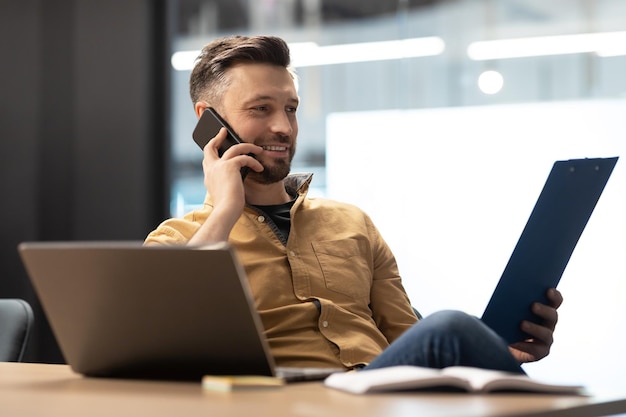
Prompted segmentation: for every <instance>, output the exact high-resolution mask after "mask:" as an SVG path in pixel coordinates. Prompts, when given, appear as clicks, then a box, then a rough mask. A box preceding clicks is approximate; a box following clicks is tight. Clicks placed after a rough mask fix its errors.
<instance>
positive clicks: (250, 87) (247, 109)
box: [219, 64, 299, 184]
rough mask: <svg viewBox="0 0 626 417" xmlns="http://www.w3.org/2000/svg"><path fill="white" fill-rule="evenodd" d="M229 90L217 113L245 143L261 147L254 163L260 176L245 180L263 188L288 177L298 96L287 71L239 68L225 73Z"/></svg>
mask: <svg viewBox="0 0 626 417" xmlns="http://www.w3.org/2000/svg"><path fill="white" fill-rule="evenodd" d="M228 76H229V78H230V83H229V87H228V88H227V89H226V92H225V93H224V96H223V98H222V103H221V106H220V109H219V111H220V113H221V114H222V116H223V117H224V118H225V119H226V121H227V122H228V124H230V125H231V126H232V128H233V129H234V130H235V132H237V134H238V135H239V136H240V137H241V139H242V140H243V141H245V142H251V143H254V144H256V145H258V146H261V147H263V152H262V153H261V154H259V155H257V157H256V158H257V160H258V161H259V162H260V163H261V165H263V167H264V168H265V169H264V170H263V172H260V173H257V172H254V171H252V170H251V171H250V172H249V174H248V177H247V180H252V181H256V182H260V183H264V184H270V183H274V182H277V181H281V180H282V179H283V178H285V177H286V176H287V174H289V170H290V168H291V161H292V159H293V156H294V154H295V151H296V137H297V135H298V121H297V119H296V110H297V108H298V102H299V99H298V94H297V92H296V88H295V84H294V81H293V78H292V77H291V74H290V73H289V72H288V71H287V69H285V68H282V67H279V66H275V65H268V64H240V65H237V66H235V67H233V68H231V69H230V70H229V71H228Z"/></svg>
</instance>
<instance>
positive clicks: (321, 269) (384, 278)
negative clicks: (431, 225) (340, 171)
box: [145, 174, 417, 369]
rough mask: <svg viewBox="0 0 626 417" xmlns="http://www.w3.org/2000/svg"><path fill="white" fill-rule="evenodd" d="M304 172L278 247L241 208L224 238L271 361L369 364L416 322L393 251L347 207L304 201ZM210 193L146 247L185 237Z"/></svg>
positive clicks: (292, 179)
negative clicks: (238, 268) (238, 262)
mask: <svg viewBox="0 0 626 417" xmlns="http://www.w3.org/2000/svg"><path fill="white" fill-rule="evenodd" d="M311 178H312V175H310V174H295V175H290V176H289V177H287V178H286V179H285V187H286V189H287V190H288V191H290V193H291V194H292V195H294V194H297V199H296V201H295V203H294V205H293V207H292V208H291V212H290V214H291V231H290V233H289V238H288V240H287V242H286V244H284V243H283V242H282V241H281V239H280V236H279V234H278V232H277V228H276V226H275V225H274V224H273V222H272V221H271V219H269V217H268V216H266V215H265V214H264V213H263V212H261V211H259V210H258V209H256V208H254V207H251V206H246V208H245V209H244V213H243V214H242V216H241V218H240V219H239V220H238V221H237V223H236V224H235V226H234V228H233V230H232V232H231V234H230V237H229V242H230V243H231V244H232V245H233V246H234V247H235V248H236V250H237V254H238V257H239V258H240V260H241V261H242V263H243V265H244V268H245V270H246V273H247V276H248V281H249V283H250V288H251V291H252V294H253V296H254V299H255V301H256V307H257V309H258V311H259V314H260V317H261V320H262V322H263V325H264V327H265V334H266V337H267V340H268V342H269V345H270V349H271V351H272V354H273V356H274V358H275V360H276V363H277V365H279V366H318V367H341V366H343V367H345V368H348V369H349V368H352V367H354V366H358V365H363V364H368V363H369V362H371V361H372V359H373V358H375V357H376V356H377V355H378V354H379V353H380V352H382V351H383V349H385V348H386V347H387V346H388V345H389V343H390V342H392V341H393V340H395V339H396V338H397V337H398V336H400V334H402V333H403V332H404V331H405V330H406V329H408V328H409V327H410V326H412V325H413V324H414V323H415V322H416V320H417V319H416V317H415V314H414V313H413V310H412V308H411V304H410V302H409V298H408V296H407V294H406V292H405V290H404V287H403V286H402V281H401V278H400V275H399V273H398V268H397V265H396V261H395V258H394V256H393V254H392V253H391V250H390V249H389V247H388V246H387V244H386V243H385V241H384V240H383V238H382V237H381V235H380V233H379V232H378V230H377V229H376V227H375V226H374V224H373V223H372V221H371V219H370V218H369V217H368V216H367V215H366V214H365V213H364V212H363V211H361V210H360V209H358V208H357V207H355V206H353V205H349V204H344V203H339V202H335V201H331V200H327V199H316V198H307V197H306V194H307V191H308V188H309V184H310V182H311ZM212 209H213V206H212V202H211V198H210V197H209V196H207V198H206V200H205V202H204V206H203V207H202V208H200V209H198V210H195V211H192V212H190V213H188V214H187V215H185V216H184V218H182V219H176V218H173V219H169V220H166V221H164V222H163V223H162V224H161V225H159V226H158V228H157V229H156V230H154V231H153V232H152V233H150V234H149V235H148V237H147V238H146V241H145V243H146V244H185V243H186V242H187V241H188V240H189V239H190V238H191V237H192V236H193V235H194V233H195V232H196V230H198V228H199V227H200V225H201V224H202V223H203V222H204V221H205V220H206V219H207V217H208V216H210V215H211V211H212Z"/></svg>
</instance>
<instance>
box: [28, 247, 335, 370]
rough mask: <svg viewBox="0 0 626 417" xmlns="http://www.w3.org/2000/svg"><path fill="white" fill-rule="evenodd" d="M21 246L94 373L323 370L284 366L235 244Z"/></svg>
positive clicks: (64, 341)
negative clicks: (270, 341)
mask: <svg viewBox="0 0 626 417" xmlns="http://www.w3.org/2000/svg"><path fill="white" fill-rule="evenodd" d="M18 250H19V253H20V256H21V258H22V260H23V263H24V265H25V267H26V270H27V272H28V275H29V277H30V279H31V282H32V283H33V286H34V288H35V291H36V293H37V295H38V297H39V299H40V301H41V304H42V307H43V310H44V312H45V314H46V316H47V318H48V320H49V322H50V325H51V328H52V330H53V332H54V335H55V336H56V338H57V341H58V343H59V346H60V348H61V351H62V353H63V355H64V357H65V360H66V361H67V363H68V364H69V365H70V367H71V368H72V370H74V371H75V372H77V373H80V374H83V375H86V376H97V377H116V378H141V379H175V380H200V379H201V378H202V377H203V376H204V375H264V376H276V377H280V378H283V379H285V380H286V381H289V382H292V381H305V380H316V379H318V380H319V379H323V378H324V377H326V376H328V375H329V374H330V373H332V372H337V371H341V370H343V369H334V368H330V369H328V368H321V369H320V368H282V367H277V366H276V365H275V363H274V360H273V358H272V356H271V354H270V351H269V347H268V343H267V341H266V339H265V337H264V335H263V326H262V323H261V320H260V318H259V315H258V313H257V311H256V308H255V304H254V300H253V299H252V296H251V295H250V291H249V287H248V283H247V278H246V275H245V272H244V270H243V267H242V266H241V264H240V263H239V262H238V260H237V257H236V253H235V251H234V249H233V248H232V247H231V246H230V245H229V244H227V243H218V244H214V245H209V246H205V247H188V246H156V247H155V246H150V247H145V246H142V244H141V242H26V243H21V244H20V245H19V248H18Z"/></svg>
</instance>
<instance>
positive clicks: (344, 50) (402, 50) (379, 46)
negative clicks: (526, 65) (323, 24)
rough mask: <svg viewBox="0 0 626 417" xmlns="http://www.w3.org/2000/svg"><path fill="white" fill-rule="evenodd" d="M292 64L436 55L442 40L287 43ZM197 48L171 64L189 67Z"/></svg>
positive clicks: (176, 56) (174, 56) (180, 53)
mask: <svg viewBox="0 0 626 417" xmlns="http://www.w3.org/2000/svg"><path fill="white" fill-rule="evenodd" d="M289 48H290V50H291V57H292V63H293V66H294V67H310V66H317V65H332V64H346V63H351V62H369V61H382V60H391V59H402V58H417V57H424V56H434V55H440V54H442V53H443V51H444V50H445V42H444V41H443V39H441V38H440V37H437V36H429V37H424V38H411V39H401V40H394V41H381V42H361V43H350V44H341V45H328V46H319V45H318V44H317V43H315V42H299V43H292V44H289ZM199 54H200V51H198V50H194V51H178V52H175V53H174V54H172V58H171V63H172V67H173V68H174V69H175V70H177V71H186V70H191V69H192V68H193V66H194V63H195V60H196V58H197V57H198V55H199Z"/></svg>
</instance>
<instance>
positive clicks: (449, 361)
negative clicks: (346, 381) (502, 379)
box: [363, 310, 524, 373]
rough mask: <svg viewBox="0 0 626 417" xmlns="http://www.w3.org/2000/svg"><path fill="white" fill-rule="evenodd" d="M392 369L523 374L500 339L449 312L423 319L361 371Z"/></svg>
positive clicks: (479, 323) (471, 319) (464, 316)
mask: <svg viewBox="0 0 626 417" xmlns="http://www.w3.org/2000/svg"><path fill="white" fill-rule="evenodd" d="M395 365H415V366H425V367H429V368H445V367H447V366H455V365H462V366H473V367H476V368H484V369H496V370H501V371H508V372H516V373H524V371H523V370H522V368H521V366H520V364H519V362H518V361H517V359H515V357H514V356H513V355H512V354H511V353H510V352H509V348H508V346H507V343H506V342H505V341H504V339H502V338H500V336H498V335H497V334H496V333H495V332H493V331H492V330H491V329H490V328H489V327H487V326H486V325H485V324H483V322H482V321H480V320H479V319H478V318H476V317H474V316H470V315H468V314H465V313H463V312H460V311H452V310H445V311H440V312H437V313H434V314H431V315H429V316H428V317H425V318H423V319H422V320H420V321H419V322H417V323H416V324H415V325H414V326H413V327H411V328H410V329H409V330H407V331H406V332H404V334H402V336H400V337H399V338H398V339H397V340H395V341H394V342H393V343H392V344H391V345H389V347H387V349H385V350H384V351H383V352H382V353H381V354H380V355H379V356H378V357H377V358H376V359H374V360H373V361H372V363H370V364H369V365H368V366H366V367H365V368H363V369H364V370H366V369H375V368H383V367H387V366H395Z"/></svg>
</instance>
